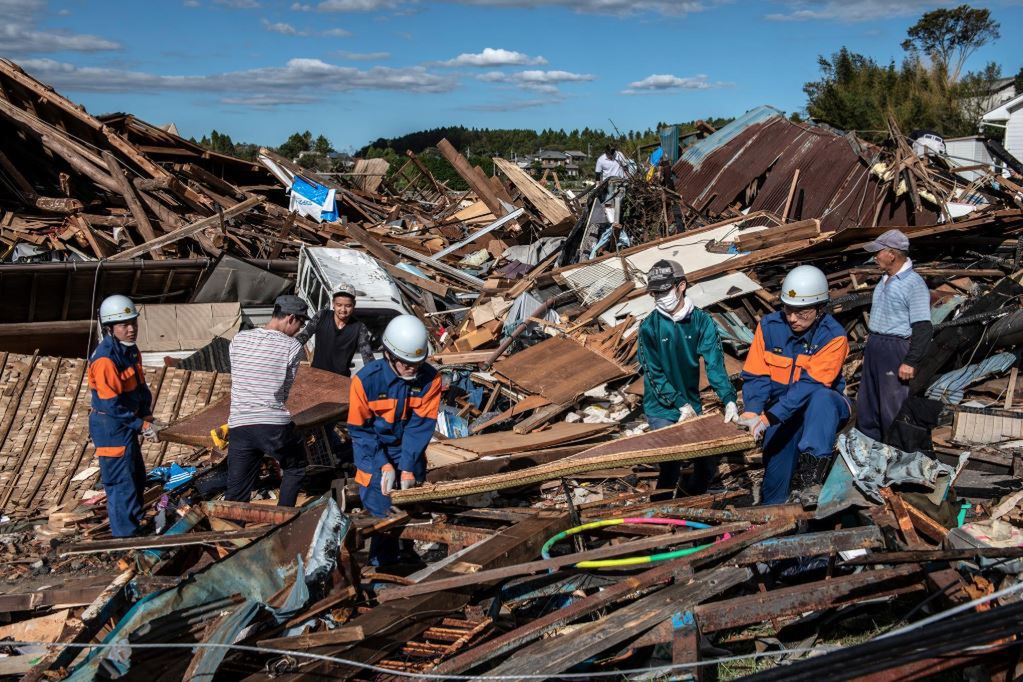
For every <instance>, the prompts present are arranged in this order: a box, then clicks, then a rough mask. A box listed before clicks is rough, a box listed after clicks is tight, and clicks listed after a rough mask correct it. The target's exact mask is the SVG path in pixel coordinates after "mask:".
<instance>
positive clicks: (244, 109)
mask: <svg viewBox="0 0 1023 682" xmlns="http://www.w3.org/2000/svg"><path fill="white" fill-rule="evenodd" d="M952 4H955V3H947V2H940V1H936V0H926V1H923V0H539V1H534V2H527V1H526V0H449V1H447V2H427V1H426V0H143V1H142V2H133V3H129V2H107V1H87V0H0V16H3V17H4V21H5V23H4V25H2V26H0V55H2V56H4V57H7V58H9V59H12V60H14V61H15V62H17V63H19V64H21V65H22V66H23V67H24V68H25V70H26V71H28V72H29V73H31V74H32V75H34V76H36V77H37V78H39V79H40V80H43V81H44V82H47V83H49V84H51V85H53V86H54V87H55V88H57V89H58V90H59V91H60V92H61V93H63V94H65V95H67V96H68V97H70V98H71V99H73V100H75V101H77V102H80V103H82V104H84V105H85V106H86V108H87V109H88V110H89V111H90V112H92V113H105V112H111V111H127V112H130V113H133V114H135V115H137V116H139V117H140V118H142V119H145V120H147V121H149V122H152V123H157V124H160V123H166V122H169V121H173V122H174V123H175V124H177V126H178V128H179V130H180V131H181V133H182V134H183V135H185V136H186V137H187V136H192V135H194V136H196V137H200V136H202V135H203V134H204V133H208V132H209V131H210V130H212V129H214V128H216V129H217V130H219V131H221V132H226V133H228V134H230V135H231V136H232V138H233V139H235V140H236V141H249V142H258V143H262V144H271V145H276V144H279V143H281V142H283V141H284V139H285V138H286V137H287V135H288V134H290V133H291V132H293V131H295V130H306V129H308V130H311V131H312V132H313V133H314V134H319V133H323V134H325V135H326V136H327V137H328V138H329V139H330V140H331V141H332V142H333V143H334V146H335V147H336V148H338V149H350V148H358V147H360V146H362V145H364V144H366V143H367V142H370V141H372V140H374V139H376V138H378V137H392V136H396V135H401V134H404V133H407V132H412V131H415V130H421V129H424V128H432V127H437V126H443V125H465V126H469V127H491V128H503V127H520V128H536V129H542V128H546V127H552V128H565V129H566V130H571V129H572V128H583V127H586V126H589V127H591V128H604V129H610V124H609V122H608V119H613V120H614V122H615V124H616V125H617V126H618V127H619V128H620V129H622V130H626V129H630V128H632V129H644V128H647V127H653V126H654V125H655V124H656V123H657V122H658V121H684V120H690V119H694V118H700V117H711V116H733V115H737V114H740V113H742V112H744V111H746V110H748V109H750V108H752V107H754V106H757V105H759V104H771V105H774V106H776V107H778V108H780V109H783V110H785V111H794V110H800V109H802V107H803V106H804V102H805V100H804V96H803V93H802V85H803V83H804V82H806V81H808V80H813V79H815V78H816V77H817V75H818V69H817V56H818V55H820V54H831V53H832V52H834V51H836V50H837V49H838V48H840V47H841V46H843V45H845V46H848V47H849V48H850V49H852V50H854V51H858V52H861V53H864V54H867V55H870V56H872V57H874V58H875V59H877V60H879V61H882V62H887V61H888V60H889V59H892V58H895V59H896V60H901V58H902V54H903V53H902V50H901V48H900V47H899V44H900V43H901V42H902V40H903V38H905V32H906V28H907V27H908V26H910V25H912V24H913V23H914V22H915V21H916V19H917V18H919V16H920V15H921V14H922V13H923V12H926V11H928V10H930V9H934V8H936V7H939V6H950V5H952ZM975 6H986V7H988V8H990V9H991V11H992V13H993V16H994V17H995V19H996V20H998V21H999V22H1000V23H1001V32H1002V37H1001V39H1000V40H998V41H997V42H996V43H994V44H992V45H989V46H986V47H984V48H983V49H982V50H980V51H979V52H978V53H977V54H976V55H974V57H973V58H972V59H971V61H970V62H969V64H968V68H979V67H981V66H983V64H984V63H985V62H987V61H996V62H999V63H1000V64H1001V65H1002V69H1003V73H1004V74H1005V75H1013V74H1015V73H1016V72H1017V71H1018V70H1019V68H1020V66H1021V64H1023V56H1021V54H1020V52H1019V50H1018V46H1019V45H1021V44H1023V0H993V1H992V2H990V3H988V4H986V5H980V4H979V3H978V4H976V5H975Z"/></svg>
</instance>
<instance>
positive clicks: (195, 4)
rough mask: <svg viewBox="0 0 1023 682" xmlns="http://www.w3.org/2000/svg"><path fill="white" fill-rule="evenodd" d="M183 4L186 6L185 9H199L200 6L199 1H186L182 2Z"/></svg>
mask: <svg viewBox="0 0 1023 682" xmlns="http://www.w3.org/2000/svg"><path fill="white" fill-rule="evenodd" d="M181 4H182V5H184V6H185V7H199V6H200V2H199V0H184V2H182V3H181Z"/></svg>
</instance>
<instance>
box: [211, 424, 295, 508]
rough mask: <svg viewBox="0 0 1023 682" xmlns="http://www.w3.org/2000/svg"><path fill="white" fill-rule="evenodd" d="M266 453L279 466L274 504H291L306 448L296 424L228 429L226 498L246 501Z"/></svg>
mask: <svg viewBox="0 0 1023 682" xmlns="http://www.w3.org/2000/svg"><path fill="white" fill-rule="evenodd" d="M264 455H269V456H270V457H273V458H274V459H275V460H277V463H278V464H280V465H281V472H282V475H281V492H280V496H279V497H278V498H277V504H278V505H280V506H282V507H294V506H295V502H296V501H297V500H298V490H299V488H300V487H301V486H302V479H303V478H304V477H305V465H306V461H305V451H304V450H303V449H302V442H301V441H300V440H299V439H298V435H297V434H296V433H295V424H294V423H291V424H250V425H248V426H236V427H234V428H232V429H231V432H230V440H229V441H228V444H227V494H226V495H224V499H225V500H229V501H231V502H248V501H249V498H250V496H251V495H252V487H253V486H254V485H255V484H256V477H257V476H259V464H260V462H261V461H262V460H263V456H264Z"/></svg>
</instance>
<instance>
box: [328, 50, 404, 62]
mask: <svg viewBox="0 0 1023 682" xmlns="http://www.w3.org/2000/svg"><path fill="white" fill-rule="evenodd" d="M334 54H335V55H337V57H338V58H339V59H347V60H349V61H352V62H378V61H381V60H383V59H390V58H391V53H390V52H348V51H347V50H338V51H337V52H335V53H334Z"/></svg>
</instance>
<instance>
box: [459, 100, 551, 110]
mask: <svg viewBox="0 0 1023 682" xmlns="http://www.w3.org/2000/svg"><path fill="white" fill-rule="evenodd" d="M559 101H561V100H560V99H558V98H556V97H555V98H550V97H548V98H545V99H520V100H514V101H510V102H496V103H494V104H472V105H469V106H467V107H465V108H466V109H468V110H469V111H486V112H502V111H519V110H520V109H532V108H534V107H544V106H548V105H550V104H555V103H557V102H559Z"/></svg>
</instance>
